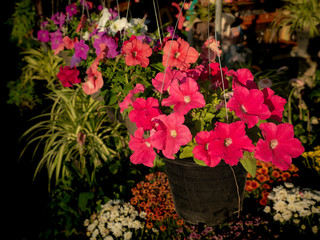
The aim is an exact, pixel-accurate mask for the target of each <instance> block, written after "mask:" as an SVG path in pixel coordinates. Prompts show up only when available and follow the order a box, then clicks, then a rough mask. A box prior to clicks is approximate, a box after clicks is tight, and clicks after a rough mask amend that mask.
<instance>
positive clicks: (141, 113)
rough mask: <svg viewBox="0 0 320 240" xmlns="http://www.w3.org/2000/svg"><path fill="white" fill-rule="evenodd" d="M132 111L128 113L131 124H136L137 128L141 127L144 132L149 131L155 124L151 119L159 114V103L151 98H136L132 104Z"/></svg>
mask: <svg viewBox="0 0 320 240" xmlns="http://www.w3.org/2000/svg"><path fill="white" fill-rule="evenodd" d="M132 107H133V110H132V111H131V112H130V113H129V119H130V121H131V122H134V123H136V125H137V127H138V128H140V127H142V128H143V129H144V130H145V131H147V130H151V129H152V128H153V127H154V125H155V122H153V121H152V120H153V118H154V117H157V116H159V115H160V114H161V111H160V109H159V102H158V100H157V99H155V98H153V97H149V98H147V99H143V98H137V99H136V100H135V101H134V102H133V103H132Z"/></svg>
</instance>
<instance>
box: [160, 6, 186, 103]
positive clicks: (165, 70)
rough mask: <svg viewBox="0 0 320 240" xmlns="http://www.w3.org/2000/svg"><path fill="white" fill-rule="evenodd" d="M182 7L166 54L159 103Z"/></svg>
mask: <svg viewBox="0 0 320 240" xmlns="http://www.w3.org/2000/svg"><path fill="white" fill-rule="evenodd" d="M185 2H186V0H184V1H183V3H182V6H183V5H184V4H185ZM182 9H183V8H182V7H181V8H180V11H179V15H178V20H177V22H176V25H175V27H174V30H173V34H172V38H171V42H170V47H169V52H168V58H167V62H166V65H165V66H166V68H165V69H164V74H163V80H162V84H161V92H160V102H161V98H162V92H163V86H164V79H165V77H166V73H167V66H168V63H169V56H170V52H171V47H172V43H173V39H174V35H175V33H176V30H177V26H178V23H179V19H180V15H181V12H182Z"/></svg>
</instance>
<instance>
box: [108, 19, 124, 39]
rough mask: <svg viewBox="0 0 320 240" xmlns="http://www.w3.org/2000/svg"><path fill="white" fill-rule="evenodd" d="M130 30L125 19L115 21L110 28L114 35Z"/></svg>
mask: <svg viewBox="0 0 320 240" xmlns="http://www.w3.org/2000/svg"><path fill="white" fill-rule="evenodd" d="M127 28H128V21H127V19H126V18H125V17H123V18H121V19H118V20H116V21H114V22H113V23H112V24H111V26H110V31H111V33H112V34H113V35H115V34H116V33H117V32H119V31H122V30H123V29H127Z"/></svg>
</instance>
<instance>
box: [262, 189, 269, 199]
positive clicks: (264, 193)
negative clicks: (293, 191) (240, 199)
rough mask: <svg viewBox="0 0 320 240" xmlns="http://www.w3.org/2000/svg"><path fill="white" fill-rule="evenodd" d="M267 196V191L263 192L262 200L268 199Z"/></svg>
mask: <svg viewBox="0 0 320 240" xmlns="http://www.w3.org/2000/svg"><path fill="white" fill-rule="evenodd" d="M269 194H270V193H269V192H268V191H266V190H263V191H262V194H261V195H262V198H265V199H267V198H268V196H269Z"/></svg>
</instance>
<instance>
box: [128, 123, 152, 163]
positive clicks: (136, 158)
mask: <svg viewBox="0 0 320 240" xmlns="http://www.w3.org/2000/svg"><path fill="white" fill-rule="evenodd" d="M143 133H144V131H143V128H138V129H137V130H136V131H135V133H134V136H133V135H131V136H130V141H129V148H130V149H131V150H132V151H134V152H133V154H131V156H130V161H131V162H132V163H133V164H141V163H142V164H143V165H145V166H147V167H153V162H154V159H155V158H156V152H155V151H154V149H153V146H152V144H151V141H150V139H144V138H143Z"/></svg>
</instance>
